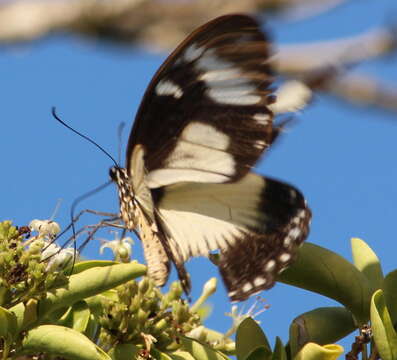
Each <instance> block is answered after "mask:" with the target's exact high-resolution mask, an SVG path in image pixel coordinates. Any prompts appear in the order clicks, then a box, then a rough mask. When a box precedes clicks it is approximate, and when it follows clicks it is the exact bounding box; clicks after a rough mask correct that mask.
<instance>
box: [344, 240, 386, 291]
mask: <svg viewBox="0 0 397 360" xmlns="http://www.w3.org/2000/svg"><path fill="white" fill-rule="evenodd" d="M351 246H352V253H353V262H354V265H355V266H356V268H357V269H358V270H360V271H361V272H362V273H363V274H364V275H365V276H366V277H367V279H368V281H369V283H370V285H371V286H372V288H373V290H374V291H375V290H377V289H381V288H382V283H383V272H382V267H381V265H380V262H379V259H378V257H377V256H376V254H375V253H374V251H373V250H372V249H371V248H370V247H369V246H368V245H367V243H365V242H364V241H363V240H361V239H359V238H352V239H351Z"/></svg>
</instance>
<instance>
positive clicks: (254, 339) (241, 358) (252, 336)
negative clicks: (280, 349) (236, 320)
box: [236, 317, 271, 360]
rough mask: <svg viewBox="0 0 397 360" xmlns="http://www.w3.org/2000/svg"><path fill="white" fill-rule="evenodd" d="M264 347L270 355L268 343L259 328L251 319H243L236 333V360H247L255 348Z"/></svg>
mask: <svg viewBox="0 0 397 360" xmlns="http://www.w3.org/2000/svg"><path fill="white" fill-rule="evenodd" d="M262 346H263V347H265V348H266V349H267V350H268V351H269V352H270V353H271V349H270V345H269V341H268V340H267V338H266V335H265V334H264V332H263V331H262V329H261V327H260V326H259V325H258V324H257V322H256V321H255V320H254V319H252V318H250V317H249V318H246V319H244V320H243V321H242V322H241V324H240V325H239V327H238V328H237V333H236V355H237V359H238V360H245V359H247V357H248V355H250V354H251V353H252V352H253V351H254V350H255V349H256V348H258V347H262Z"/></svg>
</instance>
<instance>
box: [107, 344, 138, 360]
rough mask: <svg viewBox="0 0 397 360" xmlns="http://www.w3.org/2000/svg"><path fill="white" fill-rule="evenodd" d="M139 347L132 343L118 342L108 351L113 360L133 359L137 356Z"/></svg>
mask: <svg viewBox="0 0 397 360" xmlns="http://www.w3.org/2000/svg"><path fill="white" fill-rule="evenodd" d="M140 351H141V348H140V347H137V346H136V345H133V344H118V345H116V346H115V347H114V348H113V349H111V350H110V351H109V355H110V356H111V358H112V359H113V360H133V359H134V360H135V359H137V358H138V355H139V352H140Z"/></svg>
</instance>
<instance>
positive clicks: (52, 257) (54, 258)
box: [41, 243, 75, 271]
mask: <svg viewBox="0 0 397 360" xmlns="http://www.w3.org/2000/svg"><path fill="white" fill-rule="evenodd" d="M74 256H75V251H74V249H73V248H66V249H62V248H61V247H59V246H58V245H56V244H55V243H49V244H47V245H45V246H44V248H43V251H42V253H41V260H43V261H46V262H47V267H46V271H54V270H58V269H62V268H64V267H66V266H67V265H69V264H72V259H73V257H74Z"/></svg>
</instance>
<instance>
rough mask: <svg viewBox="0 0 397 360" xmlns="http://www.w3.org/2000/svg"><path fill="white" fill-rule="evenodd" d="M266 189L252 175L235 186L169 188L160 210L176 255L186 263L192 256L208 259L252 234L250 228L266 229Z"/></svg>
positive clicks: (195, 184) (181, 185)
mask: <svg viewBox="0 0 397 360" xmlns="http://www.w3.org/2000/svg"><path fill="white" fill-rule="evenodd" d="M264 186H265V180H264V179H263V178H262V177H260V176H257V175H255V174H252V173H250V174H248V175H247V176H245V177H244V178H243V179H242V180H240V181H239V182H237V183H233V184H198V183H185V184H176V185H171V186H169V187H166V188H165V194H164V196H163V198H161V200H160V203H159V204H157V206H158V212H159V215H160V217H161V219H162V220H163V223H164V224H166V227H167V229H168V231H169V233H170V234H169V239H168V240H169V242H170V246H171V250H172V252H173V254H174V255H175V256H176V257H177V258H178V260H180V261H183V262H184V261H186V260H187V259H188V258H189V257H191V256H208V255H209V253H210V252H211V251H213V250H217V249H226V248H227V247H228V246H229V245H232V244H233V243H234V241H235V240H236V239H238V238H239V237H240V238H241V236H243V235H244V233H247V232H248V231H249V230H247V227H252V228H259V227H261V226H262V227H263V223H264V220H265V219H264V215H263V212H261V211H260V210H259V205H260V201H261V197H260V195H261V192H262V190H263V188H264Z"/></svg>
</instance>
